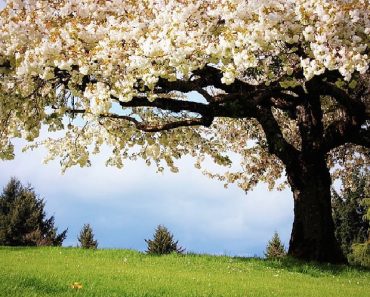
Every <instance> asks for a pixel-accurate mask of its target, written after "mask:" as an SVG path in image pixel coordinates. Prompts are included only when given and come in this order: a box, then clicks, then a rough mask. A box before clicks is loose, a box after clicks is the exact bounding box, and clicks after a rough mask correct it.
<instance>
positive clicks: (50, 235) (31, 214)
mask: <svg viewBox="0 0 370 297" xmlns="http://www.w3.org/2000/svg"><path fill="white" fill-rule="evenodd" d="M44 207H45V202H44V200H43V199H41V198H39V197H38V195H37V194H36V193H35V191H34V190H33V188H32V187H31V186H30V185H28V186H23V185H22V184H21V182H20V181H19V180H18V179H16V178H14V177H13V178H11V179H10V181H9V183H8V184H7V185H6V186H5V188H4V189H3V192H2V193H1V194H0V245H10V246H44V245H53V246H60V245H62V243H63V240H64V239H65V238H66V234H67V230H64V231H63V232H62V233H60V234H57V228H56V227H55V226H54V216H51V217H50V218H46V214H45V211H44Z"/></svg>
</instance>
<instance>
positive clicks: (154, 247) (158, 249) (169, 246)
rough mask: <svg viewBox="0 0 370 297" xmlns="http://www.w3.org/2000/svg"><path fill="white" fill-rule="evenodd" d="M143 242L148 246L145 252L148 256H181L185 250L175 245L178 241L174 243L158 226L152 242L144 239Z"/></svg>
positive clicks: (171, 236)
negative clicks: (172, 254) (174, 254)
mask: <svg viewBox="0 0 370 297" xmlns="http://www.w3.org/2000/svg"><path fill="white" fill-rule="evenodd" d="M145 242H146V243H147V244H148V247H147V251H146V252H147V253H148V254H153V255H163V254H170V253H178V254H182V253H183V252H184V251H185V249H183V248H182V247H179V246H178V245H177V244H178V241H174V239H173V235H172V234H171V233H170V232H169V231H168V229H167V228H166V227H164V226H162V225H159V226H158V227H157V229H156V230H155V233H154V238H153V240H151V239H145Z"/></svg>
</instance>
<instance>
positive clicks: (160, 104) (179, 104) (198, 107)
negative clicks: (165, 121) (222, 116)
mask: <svg viewBox="0 0 370 297" xmlns="http://www.w3.org/2000/svg"><path fill="white" fill-rule="evenodd" d="M119 104H120V105H121V106H122V107H156V108H160V109H164V110H169V111H172V112H181V111H185V110H186V111H190V112H194V113H198V114H201V115H210V114H209V108H208V105H207V104H203V103H198V102H192V101H185V100H174V99H168V98H157V99H155V100H154V101H152V102H151V101H149V100H148V99H146V98H145V97H135V98H133V99H132V100H131V101H129V102H122V101H119Z"/></svg>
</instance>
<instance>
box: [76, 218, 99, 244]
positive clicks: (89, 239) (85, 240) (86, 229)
mask: <svg viewBox="0 0 370 297" xmlns="http://www.w3.org/2000/svg"><path fill="white" fill-rule="evenodd" d="M77 239H78V241H79V242H80V246H81V247H82V248H84V249H96V248H97V247H98V241H97V240H95V239H94V233H93V230H92V228H91V226H90V224H85V225H84V226H83V227H82V229H81V232H80V235H79V236H78V238H77Z"/></svg>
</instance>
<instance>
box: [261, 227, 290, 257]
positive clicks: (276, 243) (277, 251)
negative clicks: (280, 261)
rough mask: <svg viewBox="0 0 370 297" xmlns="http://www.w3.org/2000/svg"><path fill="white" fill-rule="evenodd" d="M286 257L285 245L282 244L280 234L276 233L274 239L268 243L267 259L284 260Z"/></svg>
mask: <svg viewBox="0 0 370 297" xmlns="http://www.w3.org/2000/svg"><path fill="white" fill-rule="evenodd" d="M285 255H286V251H285V247H284V244H283V243H282V242H281V240H280V237H279V234H278V233H277V232H275V233H274V236H273V237H272V239H271V240H270V241H269V242H268V244H267V246H266V251H265V257H266V258H268V259H277V258H282V257H284V256H285Z"/></svg>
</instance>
